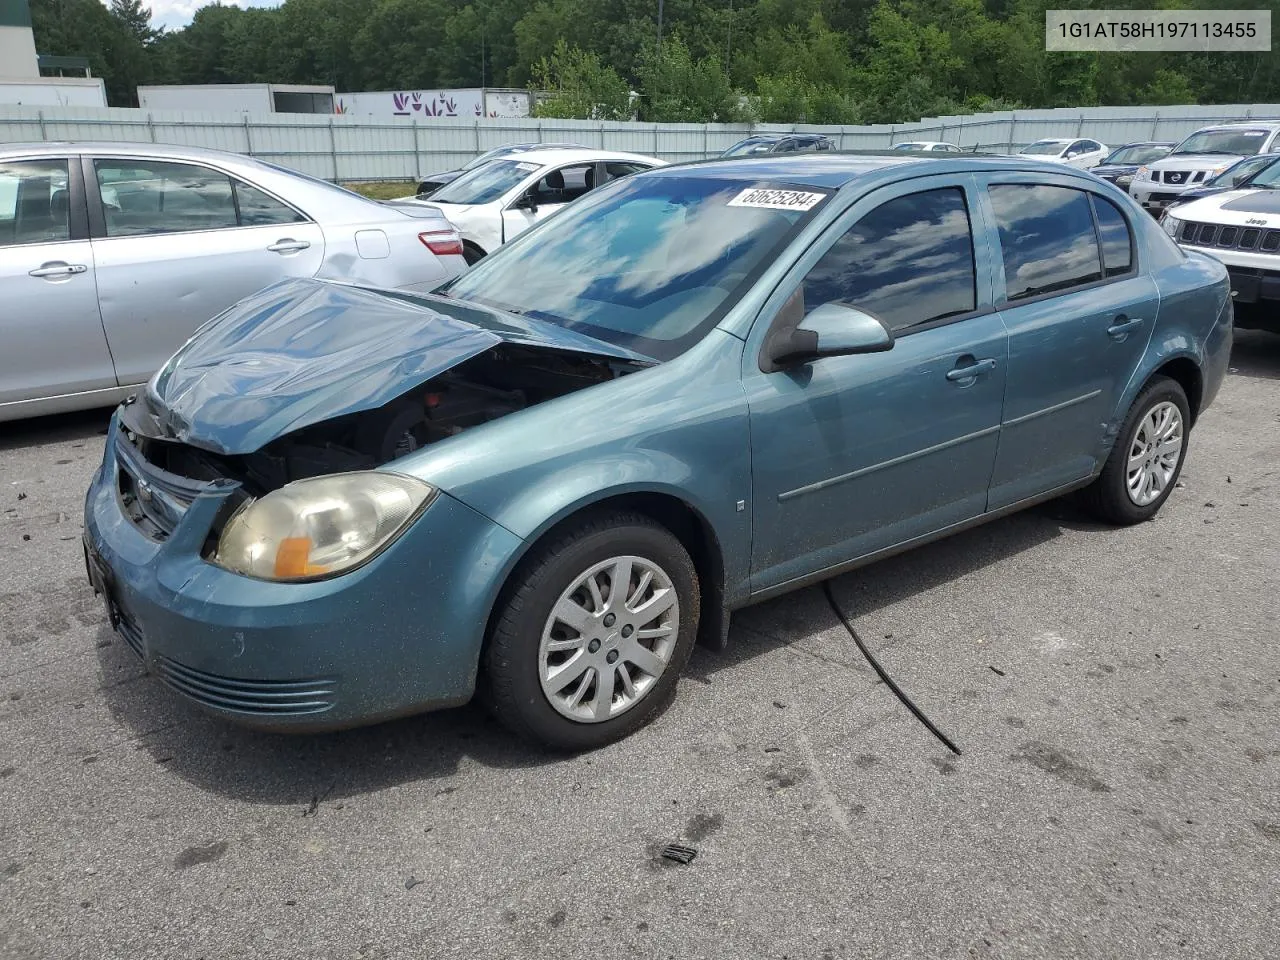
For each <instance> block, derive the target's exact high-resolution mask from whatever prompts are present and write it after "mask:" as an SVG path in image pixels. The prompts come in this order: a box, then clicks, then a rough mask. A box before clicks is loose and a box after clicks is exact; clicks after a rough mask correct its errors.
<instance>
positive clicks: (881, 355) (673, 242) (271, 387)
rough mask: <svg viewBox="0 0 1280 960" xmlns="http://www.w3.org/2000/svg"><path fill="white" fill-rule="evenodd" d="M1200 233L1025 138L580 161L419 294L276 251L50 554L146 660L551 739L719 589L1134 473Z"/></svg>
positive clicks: (306, 698) (1201, 351)
mask: <svg viewBox="0 0 1280 960" xmlns="http://www.w3.org/2000/svg"><path fill="white" fill-rule="evenodd" d="M1231 338H1232V311H1231V299H1230V291H1229V285H1228V280H1227V273H1226V270H1225V268H1224V267H1223V266H1222V265H1221V264H1220V263H1218V262H1217V261H1216V260H1213V259H1212V258H1210V257H1207V256H1203V255H1200V254H1196V253H1184V252H1182V251H1181V250H1179V249H1178V247H1177V246H1176V245H1175V244H1174V243H1173V241H1172V240H1170V238H1169V237H1168V236H1166V235H1165V233H1164V231H1163V230H1161V229H1160V227H1159V226H1158V225H1157V224H1156V223H1155V222H1154V221H1153V220H1152V219H1151V218H1150V217H1149V216H1147V215H1145V214H1144V213H1143V212H1142V210H1141V209H1140V208H1139V207H1138V206H1136V205H1135V204H1134V203H1133V201H1131V200H1130V199H1129V198H1128V197H1127V196H1126V195H1125V194H1124V193H1122V192H1120V191H1119V190H1117V189H1116V188H1114V187H1113V186H1111V185H1110V184H1107V183H1104V182H1102V181H1101V180H1099V179H1097V178H1096V177H1093V176H1090V175H1089V174H1087V173H1084V172H1078V171H1073V170H1071V169H1069V168H1064V167H1063V166H1061V165H1049V164H1043V163H1036V162H1032V161H1026V160H1016V159H1002V158H992V157H966V158H933V157H929V156H926V155H903V156H892V157H890V156H875V157H869V156H865V157H857V156H843V155H838V154H828V155H812V156H800V157H794V156H793V157H761V158H756V159H737V160H718V161H711V162H707V163H699V164H690V165H683V166H673V167H667V168H663V169H660V170H653V171H650V172H646V173H642V174H638V175H635V176H632V177H627V178H625V179H622V180H618V181H615V182H612V183H609V184H606V185H604V186H602V187H600V188H598V189H597V190H594V191H592V193H590V194H589V195H587V196H586V197H584V198H583V199H581V200H579V201H577V202H575V203H574V204H572V205H571V206H569V207H568V208H566V209H565V210H564V211H562V212H561V213H560V214H558V215H557V216H555V217H553V218H550V219H549V220H547V221H546V222H545V223H543V224H540V225H539V226H538V227H536V228H535V229H532V230H530V231H529V232H527V233H525V234H523V235H522V236H520V237H519V238H518V239H517V240H515V241H514V242H513V243H511V244H509V245H507V246H505V247H503V248H502V249H501V250H499V251H496V252H495V253H494V254H492V255H491V256H489V257H487V258H485V259H484V260H483V261H481V262H480V263H479V264H478V265H476V266H475V267H474V268H473V269H472V270H471V271H470V272H468V273H466V274H464V275H462V276H461V277H458V278H456V279H454V280H453V281H451V282H449V283H448V284H446V285H445V286H444V287H442V288H440V289H439V290H437V291H436V292H435V293H433V294H429V295H425V294H412V293H406V292H403V291H391V290H381V289H372V288H366V287H360V286H355V285H346V284H341V283H333V282H323V281H316V280H297V281H288V282H285V283H281V284H278V285H276V286H272V287H268V288H267V289H265V290H263V291H261V292H259V293H257V294H256V295H254V296H251V297H249V298H248V299H246V300H243V301H241V302H240V303H239V304H238V305H236V306H235V307H233V308H231V309H230V310H228V311H227V312H225V313H223V314H222V315H220V316H218V317H216V318H214V319H213V320H212V321H210V322H209V323H208V324H206V325H205V326H204V327H203V328H202V329H201V330H200V331H199V332H198V333H197V334H196V335H195V337H194V338H193V339H192V340H190V341H189V342H188V343H187V344H186V345H185V346H184V347H182V348H181V349H180V350H179V351H178V352H177V354H175V355H174V356H173V357H172V358H171V359H170V360H169V361H168V363H167V364H166V365H165V366H164V367H163V368H162V369H161V370H160V372H159V373H158V374H157V375H156V376H155V377H154V378H153V379H152V381H151V382H150V383H149V384H148V385H147V387H146V389H145V390H144V391H140V392H139V393H137V394H136V396H134V397H131V398H130V399H129V400H128V401H126V403H124V404H123V405H122V406H121V407H120V408H119V410H118V411H117V412H116V414H115V415H114V417H113V418H112V422H111V428H110V432H109V435H108V438H107V444H106V452H105V456H104V459H103V463H102V466H101V467H100V469H99V470H98V472H97V474H96V476H95V478H94V481H93V485H92V487H91V489H90V490H89V493H88V498H87V502H86V523H85V559H86V565H87V568H88V572H89V577H90V579H91V581H92V582H93V584H94V587H95V589H96V590H97V591H98V592H99V593H100V594H101V595H102V596H103V597H104V600H105V603H106V608H107V611H108V615H109V617H110V620H111V624H112V626H113V627H114V628H115V630H116V631H118V632H119V633H120V634H121V635H122V636H123V637H124V638H125V640H126V641H128V643H129V645H130V646H131V647H132V648H133V649H134V650H135V651H136V652H137V653H138V655H139V656H141V657H142V658H143V659H144V660H145V662H146V663H147V664H148V666H149V668H150V669H151V671H152V672H153V673H154V674H155V675H156V676H157V677H158V678H159V679H160V680H162V681H163V682H164V683H166V684H167V685H168V686H170V687H171V688H173V689H174V690H176V691H177V692H178V693H179V694H181V695H183V696H185V697H187V698H189V699H190V700H192V701H194V702H195V703H197V704H199V705H200V706H202V707H204V708H205V709H207V710H209V711H212V712H213V713H215V714H217V715H219V716H222V717H225V718H227V719H228V720H233V721H236V722H242V723H249V724H254V725H257V726H260V727H264V728H270V729H278V730H291V731H305V730H318V729H326V728H334V727H344V726H353V725H359V724H365V723H370V722H374V721H378V720H382V719H385V718H389V717H393V716H398V715H403V714H410V713H415V712H420V711H425V710H431V709H436V708H441V707H447V706H451V705H456V704H461V703H463V702H465V701H467V700H469V699H471V698H472V697H473V695H475V694H476V693H477V692H480V693H482V694H483V699H484V701H485V702H486V703H487V704H488V706H489V707H490V708H491V709H492V710H493V712H494V713H495V714H496V715H497V716H498V718H500V719H501V720H502V721H503V722H504V723H505V724H506V725H507V726H509V727H510V728H511V729H512V730H513V731H515V732H517V733H519V734H521V735H523V736H525V737H528V738H530V739H532V740H534V741H536V742H538V743H540V744H543V745H546V746H549V747H552V748H556V749H565V750H580V749H588V748H592V747H596V746H600V745H602V744H605V743H608V742H610V741H613V740H616V739H618V738H620V737H623V736H625V735H627V734H629V733H631V732H633V731H635V730H636V729H638V728H639V727H641V726H642V725H644V724H645V723H646V722H648V721H649V720H651V719H652V718H654V717H655V716H656V715H658V714H659V713H660V712H661V711H662V709H663V708H664V707H665V706H666V705H667V704H668V703H670V701H671V699H672V697H673V696H674V693H675V689H676V684H677V680H678V677H679V674H680V672H681V668H682V667H683V666H684V664H685V661H686V660H687V658H688V657H689V654H690V651H691V650H692V648H693V646H694V644H695V643H697V642H701V643H704V644H706V645H708V646H710V647H712V648H723V647H724V646H725V644H726V643H727V642H728V636H729V618H730V615H731V613H732V611H734V610H737V609H739V608H741V607H744V606H746V605H748V604H751V603H754V602H757V601H760V600H763V599H766V598H768V597H773V596H776V595H778V594H781V593H783V592H786V591H789V590H793V589H796V588H798V587H802V586H804V585H807V584H811V583H814V582H816V581H818V580H821V579H823V578H826V577H831V576H835V575H837V574H840V573H844V572H846V571H848V570H851V569H853V568H855V567H857V566H858V565H860V564H865V563H867V562H870V561H873V560H876V559H877V558H880V557H884V556H886V555H889V554H892V553H897V552H899V551H902V550H905V549H908V548H910V547H912V546H916V545H918V544H922V543H925V542H928V541H930V540H935V539H937V538H939V537H943V536H946V535H947V534H950V533H954V532H956V531H959V530H963V529H966V528H968V527H971V526H973V525H975V524H979V523H982V522H985V521H987V520H990V519H992V518H995V517H999V516H1002V515H1005V514H1008V513H1010V512H1011V511H1015V510H1019V509H1022V508H1023V507H1026V506H1028V505H1030V504H1034V503H1038V502H1040V501H1043V500H1046V499H1048V498H1051V497H1058V496H1062V495H1064V494H1067V493H1071V492H1078V493H1079V496H1080V498H1081V500H1082V502H1083V503H1085V504H1086V505H1087V506H1088V507H1089V508H1090V509H1091V510H1093V511H1094V512H1095V513H1096V514H1097V515H1098V516H1099V517H1101V518H1103V519H1104V520H1106V521H1108V522H1111V523H1116V524H1133V523H1139V522H1141V521H1143V520H1147V519H1149V518H1150V517H1151V516H1153V515H1154V514H1155V513H1156V511H1157V510H1159V509H1160V507H1161V505H1162V504H1163V503H1164V502H1165V500H1166V499H1167V498H1168V497H1169V496H1170V495H1171V494H1172V493H1173V491H1174V488H1175V485H1176V481H1177V478H1178V474H1179V471H1180V470H1181V468H1182V463H1183V460H1184V458H1185V457H1186V454H1187V449H1188V443H1189V440H1190V433H1191V430H1192V428H1193V426H1194V425H1195V423H1196V421H1197V418H1198V417H1199V416H1200V414H1201V413H1202V412H1203V411H1204V409H1205V408H1206V407H1207V406H1208V405H1209V404H1210V403H1211V402H1212V400H1213V399H1214V396H1215V395H1216V393H1217V392H1218V388H1219V386H1220V384H1221V383H1222V379H1223V376H1224V374H1225V371H1226V365H1227V357H1228V354H1229V352H1230V346H1231Z"/></svg>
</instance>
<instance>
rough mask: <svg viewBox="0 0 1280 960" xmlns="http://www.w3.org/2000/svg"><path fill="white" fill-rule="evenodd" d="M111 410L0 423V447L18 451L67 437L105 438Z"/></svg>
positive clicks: (0, 448) (62, 440) (59, 441)
mask: <svg viewBox="0 0 1280 960" xmlns="http://www.w3.org/2000/svg"><path fill="white" fill-rule="evenodd" d="M113 411H114V408H113V407H109V408H106V409H97V410H81V411H78V412H76V413H58V414H53V415H51V416H48V417H34V418H32V419H30V420H10V421H6V422H4V423H0V450H21V449H24V448H28V447H42V446H45V445H46V444H50V443H63V442H66V441H68V440H70V441H75V440H87V439H89V438H90V437H97V436H104V437H105V436H106V435H107V425H108V424H109V423H110V422H111V414H112V412H113Z"/></svg>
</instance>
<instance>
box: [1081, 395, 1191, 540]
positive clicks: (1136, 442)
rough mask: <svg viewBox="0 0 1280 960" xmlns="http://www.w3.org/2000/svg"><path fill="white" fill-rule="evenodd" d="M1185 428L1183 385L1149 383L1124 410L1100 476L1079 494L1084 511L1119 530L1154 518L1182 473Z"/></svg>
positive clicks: (1187, 415)
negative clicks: (1122, 418)
mask: <svg viewBox="0 0 1280 960" xmlns="http://www.w3.org/2000/svg"><path fill="white" fill-rule="evenodd" d="M1190 424H1191V409H1190V405H1189V404H1188V403H1187V394H1186V392H1185V391H1184V390H1183V389H1182V385H1181V384H1179V383H1178V382H1177V381H1176V380H1171V379H1170V378H1168V377H1155V378H1153V379H1152V380H1151V382H1149V383H1148V384H1147V385H1146V386H1145V387H1144V388H1143V389H1142V392H1141V393H1140V394H1138V397H1137V399H1136V400H1134V401H1133V406H1131V407H1130V408H1129V414H1128V416H1126V417H1125V419H1124V423H1123V424H1121V426H1120V432H1119V434H1118V435H1117V437H1116V442H1115V446H1113V447H1112V449H1111V455H1110V456H1109V457H1108V458H1107V462H1106V464H1105V465H1104V466H1103V468H1102V473H1101V474H1099V476H1098V479H1097V480H1095V481H1094V482H1093V483H1092V484H1091V485H1090V486H1088V487H1086V488H1085V489H1084V490H1083V491H1082V493H1081V497H1080V499H1081V502H1082V504H1083V505H1084V506H1085V508H1086V509H1088V510H1089V511H1090V512H1091V513H1093V514H1094V515H1095V516H1097V517H1098V518H1099V519H1101V520H1105V521H1107V522H1108V523H1114V524H1117V525H1120V526H1128V525H1131V524H1135V523H1142V522H1143V521H1144V520H1150V519H1151V518H1152V517H1154V516H1155V515H1156V513H1157V512H1158V511H1159V510H1160V507H1161V506H1163V505H1164V502H1165V501H1166V500H1168V499H1169V495H1170V494H1171V493H1173V490H1174V487H1175V486H1176V485H1177V482H1178V477H1179V476H1181V474H1182V464H1183V462H1184V461H1185V460H1186V457H1187V445H1188V440H1189V434H1190Z"/></svg>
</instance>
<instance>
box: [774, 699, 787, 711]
mask: <svg viewBox="0 0 1280 960" xmlns="http://www.w3.org/2000/svg"><path fill="white" fill-rule="evenodd" d="M773 705H774V706H775V707H777V708H778V709H779V710H785V709H787V705H786V704H785V703H783V702H782V701H781V700H775V701H773Z"/></svg>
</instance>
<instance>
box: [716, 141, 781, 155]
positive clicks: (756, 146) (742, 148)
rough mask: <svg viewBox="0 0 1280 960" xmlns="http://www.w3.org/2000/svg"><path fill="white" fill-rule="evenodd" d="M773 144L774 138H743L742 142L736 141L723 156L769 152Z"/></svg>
mask: <svg viewBox="0 0 1280 960" xmlns="http://www.w3.org/2000/svg"><path fill="white" fill-rule="evenodd" d="M773 144H774V141H772V140H743V141H742V142H741V143H735V144H734V145H733V146H732V147H730V148H729V149H728V150H726V151H725V152H724V153H723V154H722V156H726V157H747V156H750V155H751V154H753V153H768V152H769V148H770V147H772V146H773Z"/></svg>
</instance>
